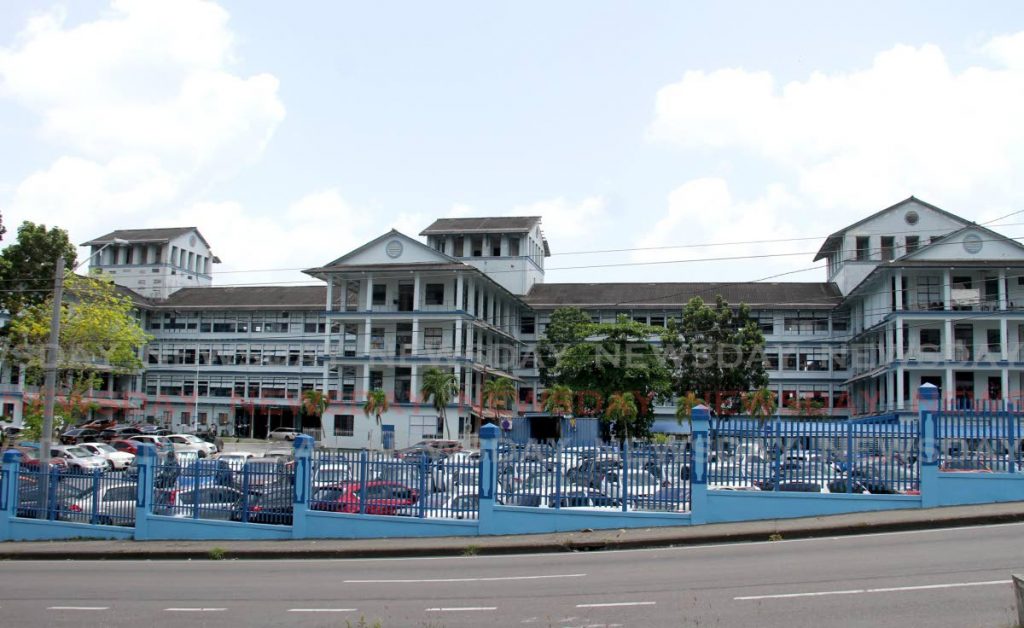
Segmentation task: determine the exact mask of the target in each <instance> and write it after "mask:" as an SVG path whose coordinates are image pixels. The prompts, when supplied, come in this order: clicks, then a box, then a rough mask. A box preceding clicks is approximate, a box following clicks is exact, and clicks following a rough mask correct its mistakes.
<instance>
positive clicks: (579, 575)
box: [343, 573, 587, 584]
mask: <svg viewBox="0 0 1024 628" xmlns="http://www.w3.org/2000/svg"><path fill="white" fill-rule="evenodd" d="M586 575H587V574H585V573H564V574H555V575H549V576H494V577H491V578H433V579H428V580H344V581H343V583H344V584H421V583H424V582H506V581H509V580H550V579H552V578H583V577H585V576H586Z"/></svg>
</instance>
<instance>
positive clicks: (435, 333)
mask: <svg viewBox="0 0 1024 628" xmlns="http://www.w3.org/2000/svg"><path fill="white" fill-rule="evenodd" d="M441 342H442V330H441V328H440V327H427V328H425V329H424V330H423V348H424V349H440V348H441Z"/></svg>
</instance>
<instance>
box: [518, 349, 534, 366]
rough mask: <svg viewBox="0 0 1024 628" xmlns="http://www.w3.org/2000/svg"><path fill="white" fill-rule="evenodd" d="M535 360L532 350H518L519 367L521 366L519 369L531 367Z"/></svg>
mask: <svg viewBox="0 0 1024 628" xmlns="http://www.w3.org/2000/svg"><path fill="white" fill-rule="evenodd" d="M535 361H536V358H535V357H534V353H533V351H520V352H519V368H521V369H532V368H533V367H534V362H535Z"/></svg>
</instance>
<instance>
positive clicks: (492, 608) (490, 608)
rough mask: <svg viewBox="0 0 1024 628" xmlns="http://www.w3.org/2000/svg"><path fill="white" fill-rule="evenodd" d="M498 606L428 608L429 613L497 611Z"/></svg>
mask: <svg viewBox="0 0 1024 628" xmlns="http://www.w3.org/2000/svg"><path fill="white" fill-rule="evenodd" d="M496 610H498V607H497V606H451V607H443V608H428V609H427V612H428V613H457V612H462V611H496Z"/></svg>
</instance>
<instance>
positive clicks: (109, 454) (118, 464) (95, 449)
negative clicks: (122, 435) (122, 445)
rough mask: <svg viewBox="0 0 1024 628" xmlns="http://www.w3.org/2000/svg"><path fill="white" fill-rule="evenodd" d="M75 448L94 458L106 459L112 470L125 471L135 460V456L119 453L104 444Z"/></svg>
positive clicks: (91, 444)
mask: <svg viewBox="0 0 1024 628" xmlns="http://www.w3.org/2000/svg"><path fill="white" fill-rule="evenodd" d="M77 446H78V447H81V448H82V449H85V450H88V451H90V452H92V454H93V455H95V456H102V457H103V458H106V459H107V460H108V461H110V467H111V468H112V469H127V468H128V465H130V464H131V463H132V461H133V460H135V454H130V453H128V452H127V451H119V450H117V449H114V448H113V447H111V446H110V445H108V444H106V443H82V444H81V445H77Z"/></svg>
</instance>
